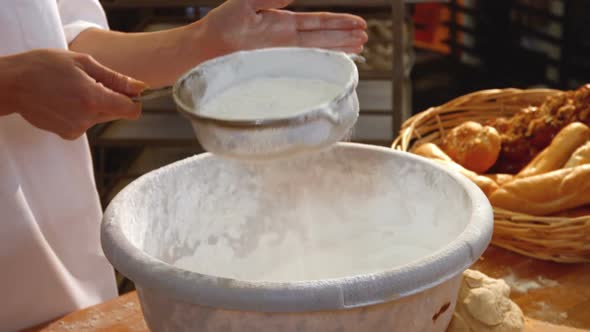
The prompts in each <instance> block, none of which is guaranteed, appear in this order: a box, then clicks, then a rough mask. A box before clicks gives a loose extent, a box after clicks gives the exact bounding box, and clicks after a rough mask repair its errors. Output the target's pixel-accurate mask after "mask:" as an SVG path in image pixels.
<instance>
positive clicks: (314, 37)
mask: <svg viewBox="0 0 590 332" xmlns="http://www.w3.org/2000/svg"><path fill="white" fill-rule="evenodd" d="M292 1H293V0H228V1H226V2H225V3H224V4H222V5H221V6H219V7H217V8H215V9H214V10H212V11H211V12H210V13H209V14H208V15H207V16H206V17H205V18H203V20H201V22H200V23H201V24H203V26H204V27H205V30H206V31H207V33H205V35H206V36H208V37H209V38H213V39H212V40H209V41H208V43H207V44H206V45H207V46H205V47H214V48H215V52H214V53H216V54H215V55H223V54H226V53H230V52H234V51H239V50H249V49H257V48H265V47H281V46H283V47H286V46H299V47H317V48H324V49H332V50H340V51H344V52H347V53H360V52H361V51H362V49H363V45H364V44H365V43H366V42H367V39H368V37H367V33H366V32H365V29H366V27H367V24H366V22H365V21H364V20H363V19H362V18H361V17H358V16H354V15H349V14H336V13H326V12H316V13H299V12H297V13H296V12H291V11H287V10H281V8H284V7H286V6H287V5H289V4H290V3H291V2H292Z"/></svg>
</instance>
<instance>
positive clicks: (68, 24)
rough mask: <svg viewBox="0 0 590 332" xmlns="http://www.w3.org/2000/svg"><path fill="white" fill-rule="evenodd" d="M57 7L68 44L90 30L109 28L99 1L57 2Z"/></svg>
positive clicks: (61, 0) (71, 0) (59, 0)
mask: <svg viewBox="0 0 590 332" xmlns="http://www.w3.org/2000/svg"><path fill="white" fill-rule="evenodd" d="M57 6H58V8H59V15H60V17H61V22H62V24H63V29H64V32H65V35H66V39H67V41H68V44H69V43H71V42H72V40H74V39H75V38H76V37H77V36H78V34H80V32H82V31H84V30H86V29H88V28H99V29H108V28H109V26H108V22H107V18H106V15H105V12H104V10H103V9H102V6H101V5H100V3H99V2H98V0H57Z"/></svg>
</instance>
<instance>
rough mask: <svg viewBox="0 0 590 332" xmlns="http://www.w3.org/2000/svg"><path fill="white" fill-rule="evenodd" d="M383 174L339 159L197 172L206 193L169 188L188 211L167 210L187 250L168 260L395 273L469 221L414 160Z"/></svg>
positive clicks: (226, 269) (251, 270) (237, 274)
mask: <svg viewBox="0 0 590 332" xmlns="http://www.w3.org/2000/svg"><path fill="white" fill-rule="evenodd" d="M307 158H310V159H307ZM328 169H329V170H328ZM391 169H392V168H390V166H387V164H385V163H374V162H370V161H365V160H363V159H362V158H361V159H350V158H348V157H347V156H346V154H343V155H342V156H340V155H338V157H337V158H336V157H334V160H324V161H322V162H317V161H316V160H314V157H308V156H302V157H300V158H298V159H295V160H288V161H287V160H285V161H276V162H265V163H261V164H253V165H240V166H239V167H238V166H230V164H229V162H228V163H227V164H226V165H224V166H221V165H217V167H216V168H215V169H212V168H207V167H202V168H199V172H200V173H199V178H200V177H201V176H202V177H204V178H207V179H210V180H209V181H211V182H213V183H214V185H211V187H210V189H208V190H207V193H206V194H203V193H202V192H200V190H195V189H188V188H187V189H186V190H184V189H179V188H177V190H178V191H179V192H183V193H187V194H188V196H185V197H183V199H186V200H187V201H188V202H191V206H190V208H187V209H185V208H176V209H175V210H176V211H179V212H178V214H177V215H175V217H174V218H175V219H176V220H178V223H177V224H176V225H177V226H176V227H182V229H180V228H179V229H178V230H177V231H176V232H177V233H176V234H178V235H174V236H178V240H176V241H179V243H180V244H179V246H186V247H181V249H176V251H175V252H174V253H172V254H171V257H170V262H171V263H172V264H173V265H175V266H177V267H179V268H182V269H186V270H191V271H195V272H200V273H203V274H207V275H213V276H218V277H225V278H232V279H239V280H250V281H282V282H290V281H302V280H320V279H330V278H338V277H346V276H355V275H359V274H365V273H377V272H382V271H385V270H389V269H391V268H394V267H399V266H402V265H404V264H408V263H411V262H414V261H416V260H417V259H420V258H423V257H425V256H427V255H429V254H432V253H434V252H435V251H437V250H438V249H439V248H441V247H442V246H444V245H445V244H447V243H448V242H449V241H450V239H453V238H455V237H456V236H458V234H460V232H461V231H462V230H463V227H464V226H462V221H463V220H468V218H467V216H466V214H467V212H466V211H467V209H466V208H465V207H464V206H463V205H461V199H460V196H459V197H457V196H456V195H454V196H453V197H454V200H453V201H452V202H450V203H448V204H440V203H436V202H437V201H438V200H437V197H439V195H441V193H440V191H441V190H443V191H445V190H447V189H449V188H450V187H452V186H451V185H450V184H449V183H447V182H441V181H438V182H437V178H436V177H434V178H432V179H431V180H429V181H432V184H431V185H430V186H429V185H426V184H425V182H426V181H423V180H421V179H422V177H423V176H424V174H423V173H420V172H419V167H418V166H416V165H413V164H412V165H411V166H410V165H408V166H407V167H404V166H403V165H397V168H396V169H397V170H396V172H395V173H396V174H398V175H399V176H390V177H383V176H380V175H379V174H385V173H386V172H391ZM414 172H418V173H417V174H413V173H414ZM194 181H195V182H196V183H201V186H200V187H203V186H204V187H209V185H208V184H203V183H202V182H201V180H199V179H194ZM189 185H190V184H188V183H187V186H189ZM434 187H436V188H437V189H436V190H437V192H434V189H433V188H434ZM392 188H405V189H404V190H392ZM441 188H442V189H441ZM449 190H450V189H449ZM443 195H444V194H443ZM417 197H420V199H417ZM430 202H432V203H430ZM417 203H419V204H417ZM439 220H440V222H438V221H439ZM195 223H198V225H199V226H198V227H194V225H195ZM191 226H192V227H191ZM425 230H427V231H425ZM171 236H172V235H171Z"/></svg>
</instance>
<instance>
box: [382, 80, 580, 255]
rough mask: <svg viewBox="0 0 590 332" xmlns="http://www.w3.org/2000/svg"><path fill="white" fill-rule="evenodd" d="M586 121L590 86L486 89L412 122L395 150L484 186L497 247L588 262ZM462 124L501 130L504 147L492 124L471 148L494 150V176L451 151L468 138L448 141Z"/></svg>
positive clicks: (491, 172) (400, 137)
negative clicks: (424, 159)
mask: <svg viewBox="0 0 590 332" xmlns="http://www.w3.org/2000/svg"><path fill="white" fill-rule="evenodd" d="M543 113H545V115H544V116H541V115H542V114H543ZM580 119H584V120H587V122H586V121H581V120H580ZM580 121H581V122H580ZM466 122H475V123H476V124H477V125H473V124H471V125H467V124H466ZM575 122H577V123H575ZM573 123H575V124H573ZM583 123H586V124H590V85H586V86H584V87H582V88H580V89H578V90H576V91H569V92H563V91H559V90H552V89H526V90H521V89H513V88H509V89H492V90H483V91H478V92H474V93H471V94H468V95H465V96H462V97H459V98H456V99H454V100H452V101H450V102H448V103H446V104H444V105H441V106H437V107H432V108H430V109H428V110H426V111H424V112H421V113H419V114H417V115H415V116H413V117H412V118H410V119H408V120H407V121H406V122H405V123H404V124H403V126H402V129H401V131H400V135H399V137H397V138H396V139H395V141H394V142H393V145H392V147H393V148H394V149H397V150H402V151H408V152H414V153H417V154H420V155H422V156H426V157H429V158H431V159H433V160H435V161H437V162H439V163H441V164H443V165H446V166H448V167H450V168H453V169H455V170H457V171H459V172H460V173H462V174H464V175H466V176H467V177H468V178H470V179H472V180H473V181H474V182H475V183H476V184H477V185H478V186H480V188H482V190H483V191H484V192H485V193H486V195H488V197H491V198H490V201H491V202H492V205H493V206H494V214H495V227H494V237H493V240H492V241H493V243H494V244H495V245H497V246H499V247H503V248H506V249H509V250H512V251H515V252H518V253H521V254H524V255H527V256H530V257H535V258H539V259H544V260H551V261H556V262H569V263H573V262H590V140H589V138H590V129H588V127H587V126H586V125H584V124H583ZM460 126H463V127H469V128H467V129H465V130H467V132H469V131H474V132H475V131H478V130H479V132H484V128H485V127H486V126H490V127H493V128H496V129H498V131H499V132H500V134H501V137H502V141H501V149H500V150H498V146H497V144H496V142H495V139H494V138H493V137H494V135H495V134H494V133H493V132H491V133H490V132H489V129H485V130H487V132H486V133H487V134H486V135H484V136H482V137H478V138H477V140H475V138H474V137H475V136H473V135H472V136H471V137H472V138H473V139H474V141H475V142H477V144H475V145H474V146H468V147H467V149H470V151H471V152H473V153H480V154H481V153H487V154H488V155H494V153H496V154H497V155H496V157H497V158H498V159H497V161H496V163H495V164H494V165H493V167H491V169H490V170H488V173H490V174H483V172H484V171H485V170H486V168H487V166H491V165H489V164H490V163H489V162H483V164H482V163H479V164H477V165H474V164H473V162H471V164H470V163H469V162H468V160H469V158H468V157H465V154H461V153H462V152H464V151H459V152H456V151H453V149H452V148H449V145H453V144H455V145H453V146H457V144H459V143H457V142H461V141H462V140H463V138H460V139H458V140H456V142H452V141H451V142H449V141H450V139H449V138H448V137H451V136H454V135H461V132H463V133H465V130H464V129H462V128H458V127H460ZM507 126H508V127H507ZM510 126H512V127H510ZM568 126H569V127H568ZM565 127H568V129H567V130H566V129H564V128H565ZM583 127H585V129H584V128H583ZM457 128H458V129H457ZM478 128H479V129H478ZM586 130H587V132H586ZM453 131H454V132H453ZM511 135H512V136H511ZM585 135H588V136H585ZM482 140H483V143H482ZM439 147H440V148H439ZM482 149H483V150H482ZM482 151H483V152H482ZM572 151H575V153H574V152H572ZM445 152H449V153H450V154H451V155H453V158H451V157H449V156H448V155H447V154H446V153H445ZM461 158H463V159H461ZM458 160H459V161H460V162H464V163H463V166H462V165H460V164H459V163H457V161H458ZM471 160H480V161H481V160H482V158H479V157H476V158H471ZM470 165H472V166H473V167H464V166H470ZM469 168H471V169H469ZM474 170H475V171H474ZM506 173H512V174H506ZM574 173H575V174H574ZM535 186H536V187H535ZM544 200H546V201H544ZM494 202H495V203H494ZM535 204H536V205H535ZM499 205H501V206H502V207H503V208H501V207H499ZM536 212H539V213H536Z"/></svg>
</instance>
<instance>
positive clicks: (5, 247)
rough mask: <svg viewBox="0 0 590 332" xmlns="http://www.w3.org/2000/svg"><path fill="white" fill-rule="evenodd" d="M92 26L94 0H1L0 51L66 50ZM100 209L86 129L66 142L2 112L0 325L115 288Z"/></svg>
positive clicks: (45, 314)
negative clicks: (103, 245)
mask: <svg viewBox="0 0 590 332" xmlns="http://www.w3.org/2000/svg"><path fill="white" fill-rule="evenodd" d="M89 27H102V28H107V22H106V18H105V15H104V11H103V10H102V8H101V7H100V4H99V3H98V0H57V1H56V0H3V1H1V5H0V56H4V55H9V54H14V53H20V52H24V51H27V50H31V49H34V48H62V49H65V48H67V43H69V42H70V41H72V40H73V39H74V38H75V37H76V36H77V35H78V33H80V32H81V31H83V30H84V29H87V28H89ZM0 75H1V73H0ZM66 93H67V92H66V91H64V94H66ZM0 107H3V105H2V104H1V100H0ZM101 213H102V212H101V208H100V204H99V199H98V195H97V192H96V188H95V183H94V178H93V171H92V161H91V157H90V152H89V147H88V141H87V139H86V137H85V136H84V137H81V138H79V139H77V140H75V141H65V140H63V139H61V138H60V137H58V136H57V135H55V134H52V133H50V132H46V131H43V130H40V129H37V128H35V127H33V126H31V125H30V124H29V123H28V122H26V121H25V120H24V119H23V118H21V117H20V116H19V115H16V114H12V115H9V116H0V331H2V332H3V331H16V330H19V329H22V328H25V327H29V326H31V325H36V324H39V323H42V322H45V321H47V320H51V319H54V318H56V317H59V316H61V315H64V314H67V313H69V312H72V311H75V310H78V309H80V308H83V307H87V306H90V305H93V304H96V303H99V302H103V301H105V300H108V299H110V298H113V297H115V296H116V286H115V279H114V274H113V270H112V268H111V266H110V265H109V264H108V262H107V260H106V259H105V257H104V255H103V253H102V250H101V249H100V240H99V227H100V218H101Z"/></svg>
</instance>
